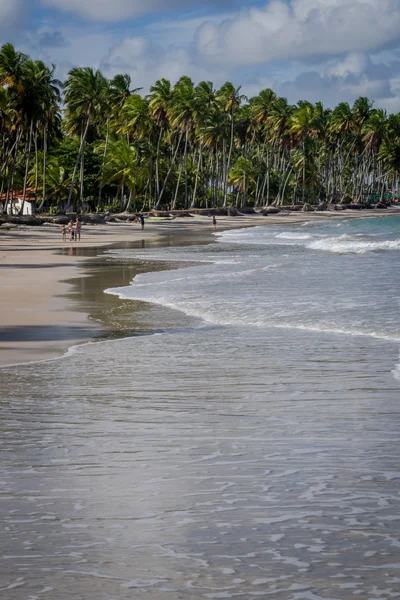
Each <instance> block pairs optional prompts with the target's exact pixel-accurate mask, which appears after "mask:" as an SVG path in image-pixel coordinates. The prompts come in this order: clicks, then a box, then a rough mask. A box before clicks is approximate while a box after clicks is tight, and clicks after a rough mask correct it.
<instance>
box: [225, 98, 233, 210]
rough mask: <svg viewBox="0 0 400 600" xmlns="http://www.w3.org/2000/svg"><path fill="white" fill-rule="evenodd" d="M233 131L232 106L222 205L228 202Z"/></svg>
mask: <svg viewBox="0 0 400 600" xmlns="http://www.w3.org/2000/svg"><path fill="white" fill-rule="evenodd" d="M233 132H234V119H233V108H232V110H231V141H230V144H229V153H228V162H227V165H226V173H225V188H224V206H226V205H227V202H228V178H229V170H230V168H231V157H232V149H233Z"/></svg>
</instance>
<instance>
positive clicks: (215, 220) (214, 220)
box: [212, 215, 217, 229]
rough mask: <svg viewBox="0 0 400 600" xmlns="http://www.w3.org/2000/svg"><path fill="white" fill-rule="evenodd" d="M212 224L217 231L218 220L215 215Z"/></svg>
mask: <svg viewBox="0 0 400 600" xmlns="http://www.w3.org/2000/svg"><path fill="white" fill-rule="evenodd" d="M212 224H213V227H214V229H217V219H216V218H215V215H213V218H212Z"/></svg>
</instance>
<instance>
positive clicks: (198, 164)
mask: <svg viewBox="0 0 400 600" xmlns="http://www.w3.org/2000/svg"><path fill="white" fill-rule="evenodd" d="M202 153H203V146H202V145H201V144H200V149H199V160H198V161H197V171H196V180H195V182H194V190H193V198H192V203H191V205H190V208H194V206H195V204H196V192H197V182H198V180H199V172H200V164H201V159H202Z"/></svg>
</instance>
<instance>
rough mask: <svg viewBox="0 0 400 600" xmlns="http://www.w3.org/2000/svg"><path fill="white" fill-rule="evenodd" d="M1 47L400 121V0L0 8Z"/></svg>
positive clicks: (147, 78)
mask: <svg viewBox="0 0 400 600" xmlns="http://www.w3.org/2000/svg"><path fill="white" fill-rule="evenodd" d="M0 41H1V43H4V42H6V41H11V42H13V43H14V44H15V46H16V47H17V48H18V49H20V50H23V51H25V52H28V53H29V54H30V55H31V56H32V57H33V58H41V59H43V60H45V61H46V62H48V63H55V64H56V65H57V75H58V76H59V77H60V78H65V77H66V75H67V73H68V71H69V69H71V68H72V67H73V66H76V65H81V66H86V65H89V66H92V67H96V68H97V67H99V68H101V69H102V71H103V72H104V74H105V75H107V76H113V75H114V74H115V73H121V72H122V73H126V72H127V73H129V74H130V75H131V77H132V85H133V86H134V87H142V88H143V89H144V91H147V90H148V88H149V86H150V85H151V84H152V83H153V82H154V81H155V80H156V79H159V78H160V77H167V78H169V79H171V80H172V81H173V82H175V81H176V80H177V79H179V77H180V76H181V75H183V74H185V75H189V76H191V77H192V78H193V80H194V81H195V82H198V81H200V80H203V79H206V80H211V81H213V82H214V84H215V85H217V86H218V85H221V84H222V83H223V82H224V81H226V80H231V81H233V83H235V84H236V85H242V87H243V92H244V93H246V94H247V95H255V94H257V93H258V92H259V91H260V90H261V89H263V88H265V87H272V88H273V89H274V90H275V91H276V92H277V93H278V94H280V95H283V96H286V97H287V98H288V99H289V101H290V102H293V103H294V102H296V101H297V100H300V99H308V100H311V101H316V100H322V101H323V102H324V103H325V104H326V105H327V106H333V105H335V104H337V103H338V102H340V101H341V100H346V101H349V102H353V101H354V99H355V98H357V97H358V96H364V95H366V96H368V97H369V98H370V99H372V100H374V101H375V105H376V106H379V107H383V108H386V109H387V110H388V111H389V112H400V0H270V1H268V2H266V1H264V2H259V1H257V0H214V1H212V0H210V1H209V2H201V3H199V2H198V1H196V0H169V1H165V0H146V1H144V0H0Z"/></svg>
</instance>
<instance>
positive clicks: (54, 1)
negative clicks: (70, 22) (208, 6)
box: [9, 0, 196, 22]
mask: <svg viewBox="0 0 400 600" xmlns="http://www.w3.org/2000/svg"><path fill="white" fill-rule="evenodd" d="M9 1H10V2H12V0H9ZM41 3H42V5H43V6H46V7H48V8H56V9H59V10H62V11H64V12H69V13H75V14H78V15H79V16H81V17H84V18H85V19H90V20H94V21H109V22H113V21H114V22H117V21H122V20H124V19H129V18H133V17H137V16H139V15H143V14H146V13H151V12H155V11H160V12H166V11H170V10H173V9H177V8H181V7H182V8H185V7H190V6H193V5H195V4H196V0H168V2H165V0H146V1H145V0H41Z"/></svg>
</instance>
